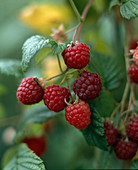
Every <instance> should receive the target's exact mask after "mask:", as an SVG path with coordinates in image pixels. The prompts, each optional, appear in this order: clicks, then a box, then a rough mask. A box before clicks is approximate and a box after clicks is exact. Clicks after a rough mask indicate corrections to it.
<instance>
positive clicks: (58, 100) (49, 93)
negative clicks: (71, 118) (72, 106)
mask: <svg viewBox="0 0 138 170" xmlns="http://www.w3.org/2000/svg"><path fill="white" fill-rule="evenodd" d="M69 96H70V93H69V91H68V89H67V88H65V87H60V86H58V85H55V84H52V85H50V86H48V87H47V88H46V89H45V91H44V97H43V100H44V103H45V105H46V106H47V107H48V108H49V110H52V111H55V112H60V111H61V110H63V109H64V108H65V106H66V103H65V101H64V99H66V101H69Z"/></svg>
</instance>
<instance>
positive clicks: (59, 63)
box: [57, 54, 63, 72]
mask: <svg viewBox="0 0 138 170" xmlns="http://www.w3.org/2000/svg"><path fill="white" fill-rule="evenodd" d="M57 59H58V65H59V68H60V71H61V72H63V70H62V67H61V62H60V58H59V55H58V54H57Z"/></svg>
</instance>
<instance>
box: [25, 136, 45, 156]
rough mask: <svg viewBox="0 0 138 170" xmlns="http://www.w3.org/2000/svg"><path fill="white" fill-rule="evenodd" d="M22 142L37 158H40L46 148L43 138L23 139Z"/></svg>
mask: <svg viewBox="0 0 138 170" xmlns="http://www.w3.org/2000/svg"><path fill="white" fill-rule="evenodd" d="M23 142H24V143H26V144H27V146H28V148H30V149H31V150H32V151H33V152H34V153H35V154H36V155H38V156H41V155H42V154H43V153H44V152H45V151H46V148H47V142H46V138H45V137H44V136H40V137H29V138H25V139H24V141H23Z"/></svg>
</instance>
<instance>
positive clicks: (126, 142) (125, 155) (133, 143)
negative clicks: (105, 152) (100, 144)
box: [104, 116, 138, 160]
mask: <svg viewBox="0 0 138 170" xmlns="http://www.w3.org/2000/svg"><path fill="white" fill-rule="evenodd" d="M104 128H105V130H104V134H105V136H106V137H107V139H106V140H107V143H108V146H112V145H113V147H114V152H115V154H116V156H117V158H118V159H121V160H131V159H132V158H133V157H134V156H135V154H136V152H137V142H138V116H136V117H135V118H134V119H132V120H131V121H130V122H129V124H128V125H127V126H126V133H127V137H125V138H124V136H123V135H122V134H121V132H119V130H118V129H116V128H114V126H113V124H111V123H109V122H107V121H105V122H104Z"/></svg>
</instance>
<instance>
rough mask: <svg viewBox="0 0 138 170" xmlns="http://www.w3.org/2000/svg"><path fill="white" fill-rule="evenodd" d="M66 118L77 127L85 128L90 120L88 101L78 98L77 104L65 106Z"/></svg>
mask: <svg viewBox="0 0 138 170" xmlns="http://www.w3.org/2000/svg"><path fill="white" fill-rule="evenodd" d="M65 116H66V120H67V121H68V122H69V123H70V124H71V125H73V126H75V127H76V128H77V129H84V128H86V127H87V126H88V125H89V124H90V122H91V119H90V116H91V112H90V107H89V105H88V103H85V101H82V100H80V101H79V103H78V104H75V105H71V106H67V107H66V109H65Z"/></svg>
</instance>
